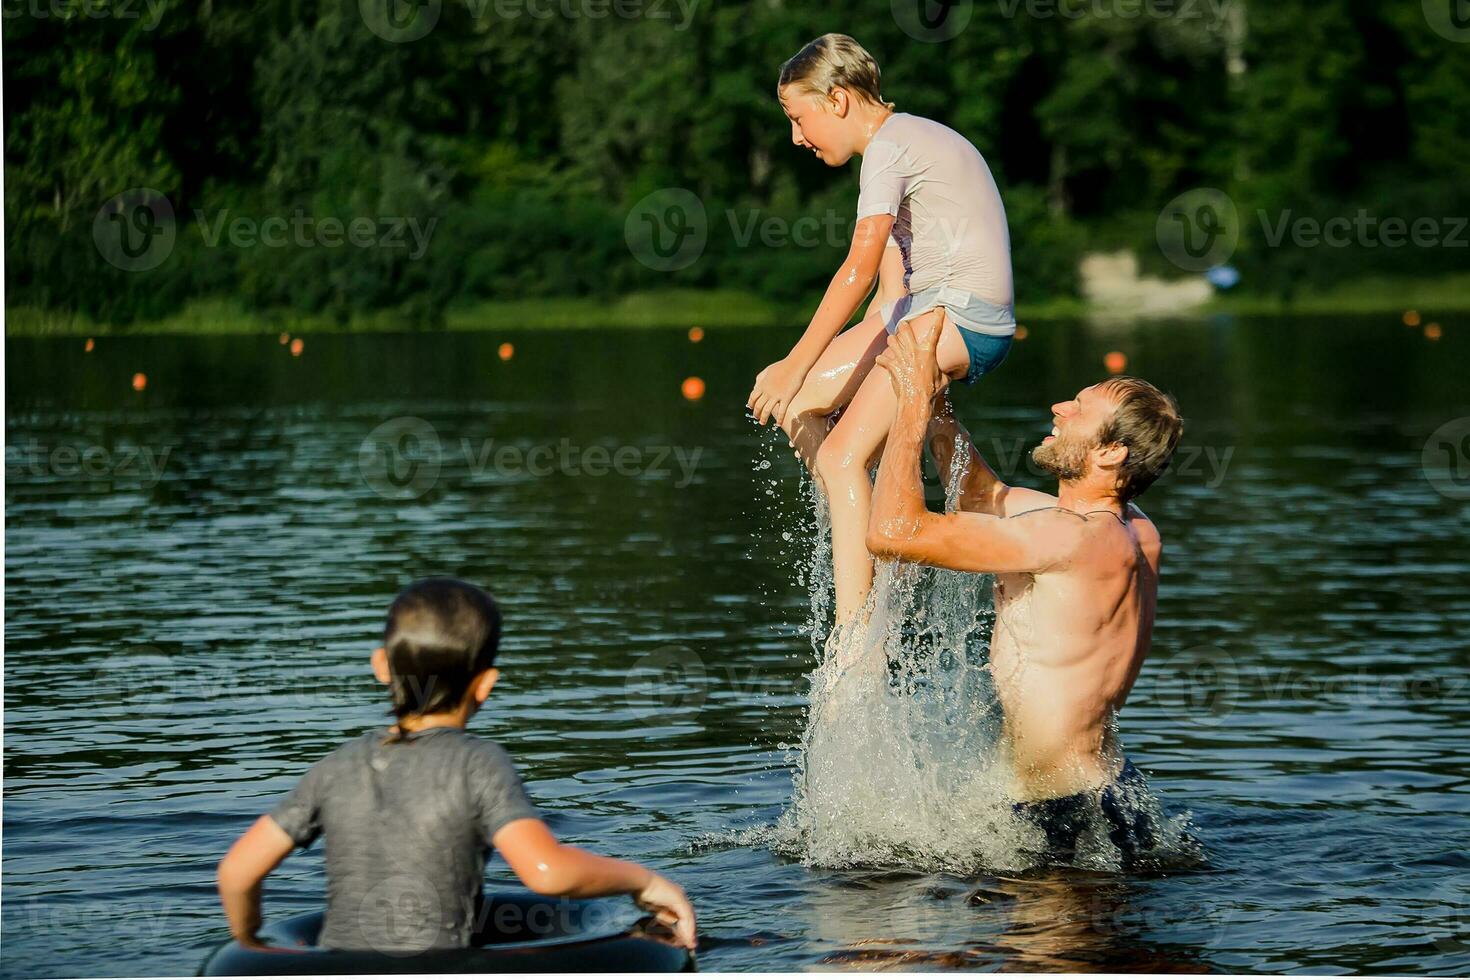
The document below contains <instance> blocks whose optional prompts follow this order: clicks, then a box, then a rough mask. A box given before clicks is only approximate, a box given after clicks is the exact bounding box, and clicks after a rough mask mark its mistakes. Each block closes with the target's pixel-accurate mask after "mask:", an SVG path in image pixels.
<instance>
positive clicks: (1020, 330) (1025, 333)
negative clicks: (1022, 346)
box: [1016, 327, 1031, 340]
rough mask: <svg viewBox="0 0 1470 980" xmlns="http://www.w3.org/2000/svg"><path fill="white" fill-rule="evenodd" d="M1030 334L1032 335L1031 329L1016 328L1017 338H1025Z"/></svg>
mask: <svg viewBox="0 0 1470 980" xmlns="http://www.w3.org/2000/svg"><path fill="white" fill-rule="evenodd" d="M1029 336H1031V331H1029V330H1027V329H1026V328H1025V327H1017V328H1016V339H1017V340H1025V339H1026V338H1027V337H1029Z"/></svg>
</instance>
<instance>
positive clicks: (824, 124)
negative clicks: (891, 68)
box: [779, 85, 856, 167]
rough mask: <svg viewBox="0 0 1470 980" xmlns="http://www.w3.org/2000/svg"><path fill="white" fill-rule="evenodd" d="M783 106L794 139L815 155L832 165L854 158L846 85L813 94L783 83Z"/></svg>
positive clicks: (792, 139) (794, 141)
mask: <svg viewBox="0 0 1470 980" xmlns="http://www.w3.org/2000/svg"><path fill="white" fill-rule="evenodd" d="M779 95H780V99H781V109H782V110H783V111H784V112H785V113H786V118H787V119H790V120H791V142H793V143H795V144H796V145H797V146H801V147H805V148H806V149H808V150H811V151H812V152H813V153H815V154H816V156H817V159H818V160H821V161H822V162H823V163H825V164H826V165H827V166H829V167H840V166H842V165H843V164H844V163H846V162H847V161H848V160H851V159H852V155H853V153H854V152H855V149H856V148H855V145H854V142H853V134H852V133H851V129H852V120H853V116H852V113H850V112H849V111H848V110H849V109H850V108H851V106H852V101H851V99H850V98H849V96H848V93H847V90H846V89H844V88H835V89H833V90H832V93H831V95H830V96H827V97H823V96H820V95H813V94H811V93H810V92H808V91H806V90H805V89H803V88H801V87H800V86H798V85H787V86H784V87H783V88H782V89H781V91H780V93H779Z"/></svg>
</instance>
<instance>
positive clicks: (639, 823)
mask: <svg viewBox="0 0 1470 980" xmlns="http://www.w3.org/2000/svg"><path fill="white" fill-rule="evenodd" d="M506 340H509V341H511V342H513V343H514V344H515V352H514V357H513V358H511V359H510V360H501V359H500V357H498V356H497V346H498V345H499V344H500V343H501V342H502V341H506ZM791 340H792V336H791V335H790V334H789V333H788V332H774V331H744V332H742V331H720V330H711V331H709V335H708V336H707V338H706V339H705V340H704V342H703V343H700V344H691V343H689V342H688V341H687V339H686V338H685V336H684V335H683V333H680V332H615V331H606V332H568V333H557V332H545V333H542V332H537V333H525V334H510V335H506V336H503V337H502V336H492V335H488V334H434V335H423V336H409V335H393V336H345V337H327V336H323V337H308V338H306V345H305V349H304V351H303V353H302V355H301V356H300V357H292V356H291V355H290V354H289V353H288V351H287V349H286V348H284V347H282V346H281V345H280V344H278V343H277V341H276V338H273V337H260V338H257V337H215V338H184V337H154V338H133V339H127V338H99V339H98V341H97V345H96V349H95V350H94V351H92V352H91V353H86V352H84V351H83V347H82V341H81V340H79V339H68V340H46V341H30V340H26V341H20V340H9V341H7V345H6V347H7V354H8V357H7V368H6V376H7V384H8V392H7V399H6V408H7V436H8V448H7V455H6V477H7V479H6V492H5V504H6V518H7V525H6V532H5V546H6V547H5V553H6V563H5V571H6V581H5V600H6V604H5V613H6V616H5V653H6V658H5V683H6V693H7V697H6V707H7V708H8V711H7V713H6V718H5V721H6V724H5V746H4V747H5V756H4V775H5V783H4V864H3V887H4V905H3V926H4V937H5V950H4V960H3V973H4V975H5V976H7V977H43V976H44V977H49V976H119V975H122V976H146V975H157V974H188V973H192V972H193V971H194V970H195V969H196V968H197V966H198V964H199V962H200V961H201V959H202V958H203V956H204V954H205V953H206V951H207V950H208V949H209V948H210V947H211V946H212V945H214V944H216V943H218V942H220V941H221V940H222V939H223V938H224V935H225V927H224V919H223V917H222V915H221V914H220V912H219V909H218V905H217V900H216V898H215V895H214V882H213V874H214V866H215V863H216V862H217V861H218V859H219V857H220V856H221V854H222V853H223V851H224V850H225V848H226V847H227V846H228V845H229V843H230V842H231V841H232V840H233V838H234V837H235V835H237V834H238V833H239V832H240V831H242V830H243V829H244V828H245V827H246V826H247V825H248V824H249V823H250V821H251V820H252V819H254V817H256V816H257V815H258V814H260V813H261V812H263V811H264V810H266V809H268V808H269V807H270V806H271V805H272V804H273V802H274V800H275V799H276V798H278V797H279V796H280V794H282V793H284V792H285V791H286V790H287V789H288V788H289V787H290V786H291V785H292V784H293V781H294V780H295V779H296V778H297V777H298V776H299V775H300V774H301V773H302V772H303V771H304V770H305V769H306V767H307V766H308V765H309V764H310V763H311V762H313V761H315V760H316V759H317V758H319V757H320V756H322V755H323V754H324V753H326V752H327V751H328V750H329V749H330V748H332V747H333V746H335V745H336V744H337V743H339V742H340V741H342V740H344V739H345V738H346V737H348V736H350V735H351V734H354V733H356V732H357V731H360V730H361V729H363V728H364V727H366V726H370V725H373V724H377V723H379V722H380V721H381V713H382V710H383V707H384V704H385V701H384V698H383V696H382V694H381V693H380V689H378V688H377V687H376V685H375V684H374V683H373V681H372V679H371V676H370V675H369V673H368V667H367V656H368V654H369V652H370V651H371V649H372V647H373V646H374V645H375V642H376V639H377V637H378V635H379V632H380V630H381V625H382V617H383V614H384V612H385V611H386V608H387V604H388V602H389V600H390V599H391V598H392V596H393V595H394V593H395V592H396V591H397V590H398V589H399V588H400V587H401V586H403V585H404V584H406V583H407V582H409V581H410V580H412V579H414V578H418V577H421V576H425V575H430V574H454V575H459V576H462V577H465V578H468V579H471V580H473V581H476V582H481V583H484V584H486V585H488V586H489V587H490V588H491V589H492V590H493V591H494V592H495V593H496V594H497V596H498V597H499V598H500V600H501V601H502V603H503V605H504V607H505V610H506V624H507V626H506V629H507V637H506V640H505V643H504V645H503V647H502V657H501V666H502V669H503V678H502V682H501V684H500V686H498V687H497V688H496V691H495V693H494V695H493V696H492V699H491V701H490V702H489V703H488V705H487V708H486V710H485V711H484V712H482V713H481V715H480V716H479V717H478V718H477V719H476V720H475V721H474V722H473V723H472V730H473V731H476V732H478V733H481V734H484V735H487V736H490V737H493V738H495V739H498V740H499V741H500V742H501V743H502V744H504V745H505V746H506V747H507V749H509V750H510V751H511V753H512V754H513V756H514V757H515V758H516V759H517V761H518V764H519V766H520V768H521V771H522V773H523V775H524V776H525V778H526V781H527V785H528V787H529V789H530V791H531V793H532V794H533V796H534V797H535V798H536V800H537V801H538V803H539V804H540V805H541V806H542V807H543V808H544V810H545V812H546V814H547V816H548V819H549V821H550V823H551V824H552V826H553V828H554V829H555V830H556V832H557V833H558V834H559V835H560V836H561V837H562V838H563V839H564V840H567V841H570V842H573V843H577V844H581V845H585V846H589V847H593V848H596V849H599V850H603V851H605V852H608V853H612V854H616V855H619V856H624V857H628V858H632V859H635V860H639V861H644V862H647V863H649V864H651V865H653V866H655V867H657V868H660V869H662V870H665V871H666V872H668V873H669V874H670V875H671V876H673V877H675V878H676V879H678V880H679V881H681V882H682V883H683V884H684V885H685V886H686V887H687V888H688V890H689V892H690V894H691V896H692V897H693V898H694V900H695V902H696V905H697V907H698V910H699V913H700V916H701V918H700V932H701V939H702V949H701V966H702V967H703V968H705V969H711V970H762V969H764V970H786V969H804V968H812V967H817V968H833V967H836V968H843V967H847V968H857V969H865V968H873V967H879V966H884V965H894V964H896V965H909V966H922V965H926V964H933V965H943V966H957V967H962V968H972V969H978V970H996V969H1014V970H1083V971H1087V970H1113V971H1132V970H1147V971H1158V972H1168V971H1183V972H1211V971H1230V972H1249V971H1262V972H1293V973H1352V972H1370V973H1379V974H1436V975H1453V974H1464V973H1466V972H1467V971H1470V860H1467V857H1466V841H1467V831H1470V821H1467V814H1470V792H1467V788H1470V778H1467V777H1470V765H1467V762H1470V751H1467V744H1466V739H1467V732H1470V689H1467V681H1466V678H1467V666H1470V640H1467V637H1470V604H1467V602H1466V592H1467V588H1466V585H1467V581H1470V556H1467V545H1470V533H1467V518H1470V418H1467V417H1470V386H1467V385H1466V383H1465V379H1466V377H1467V376H1470V372H1467V368H1470V333H1466V332H1464V331H1463V330H1457V329H1456V327H1455V324H1453V323H1451V324H1447V327H1446V335H1445V337H1444V339H1443V340H1441V341H1439V342H1438V343H1437V344H1436V343H1431V342H1428V341H1426V340H1425V339H1424V337H1423V336H1422V335H1421V334H1420V333H1419V332H1418V331H1415V330H1409V329H1406V328H1404V327H1402V326H1400V325H1398V324H1397V323H1396V322H1395V321H1393V320H1392V319H1391V318H1383V319H1376V320H1373V319H1343V318H1332V319H1320V320H1289V321H1287V320H1265V319H1258V320H1226V319H1222V320H1217V321H1208V322H1205V321H1201V322H1161V323H1152V324H1149V325H1146V326H1142V327H1130V328H1127V329H1124V328H1117V329H1112V330H1109V329H1105V328H1097V327H1086V326H1084V325H1081V324H1073V323H1055V324H1040V325H1033V326H1032V327H1031V331H1030V338H1029V339H1028V340H1027V341H1025V342H1024V343H1020V344H1018V345H1017V348H1016V349H1015V350H1014V351H1013V353H1012V355H1011V357H1010V359H1009V360H1008V361H1007V363H1006V364H1005V366H1004V367H1003V368H1001V369H1000V371H999V372H998V373H997V374H995V375H994V376H993V377H991V378H988V379H987V380H986V381H985V382H984V383H982V384H981V385H980V386H978V387H976V388H974V389H962V390H960V391H959V392H958V394H957V397H956V404H957V407H958V409H959V412H960V415H961V417H962V418H963V419H964V420H965V421H966V422H967V423H968V425H969V427H970V428H971V430H972V431H973V432H974V433H975V435H976V441H977V443H978V444H979V445H980V448H981V451H982V452H985V453H986V454H987V455H988V456H989V457H990V458H991V459H992V461H993V462H995V464H996V465H997V468H998V469H1001V470H1002V473H1003V475H1008V476H1009V477H1010V478H1013V479H1014V480H1016V481H1018V482H1022V483H1030V484H1032V485H1040V483H1041V481H1040V480H1039V478H1037V477H1036V476H1034V475H1033V474H1031V473H1029V472H1028V471H1027V468H1026V465H1025V462H1024V460H1025V458H1024V456H1022V451H1023V450H1029V449H1030V447H1031V446H1033V445H1034V444H1035V443H1036V441H1038V440H1039V438H1040V437H1041V435H1042V434H1043V433H1044V432H1045V431H1047V430H1048V429H1049V427H1050V417H1049V413H1048V412H1047V406H1049V405H1050V404H1051V403H1052V402H1054V401H1056V400H1058V399H1061V398H1064V397H1069V396H1070V395H1071V394H1072V393H1073V392H1075V391H1076V390H1077V389H1078V388H1079V387H1082V386H1083V385H1086V384H1088V383H1091V382H1093V381H1095V380H1097V379H1098V377H1099V375H1100V374H1101V363H1102V357H1103V354H1104V353H1105V352H1107V351H1109V350H1112V349H1118V350H1121V351H1124V352H1126V353H1127V354H1128V357H1129V359H1130V364H1129V369H1130V371H1131V372H1132V373H1137V374H1139V375H1141V376H1143V377H1146V378H1149V379H1151V380H1153V381H1155V382H1157V383H1159V384H1160V385H1161V386H1164V387H1166V388H1168V389H1170V390H1172V391H1173V392H1174V393H1175V394H1176V395H1177V396H1178V398H1179V401H1180V403H1181V406H1182V409H1183V412H1184V415H1185V417H1186V419H1187V430H1186V434H1185V438H1184V448H1183V449H1182V450H1181V454H1180V455H1179V456H1178V457H1176V464H1177V465H1176V471H1175V472H1173V473H1171V474H1169V475H1168V476H1166V477H1165V479H1164V480H1163V481H1161V482H1160V483H1159V484H1158V485H1156V486H1155V487H1154V488H1153V489H1152V490H1151V491H1150V492H1149V493H1148V494H1147V496H1146V497H1145V498H1144V499H1143V500H1142V501H1141V503H1142V504H1143V506H1144V507H1145V509H1146V510H1148V512H1149V514H1150V516H1151V517H1153V519H1154V520H1155V522H1156V523H1157V524H1158V526H1159V528H1160V530H1161V532H1162V534H1163V536H1164V540H1165V559H1164V566H1163V572H1162V584H1161V598H1160V611H1159V619H1158V626H1157V630H1156V635H1155V641H1154V650H1153V654H1152V655H1151V657H1150V660H1149V662H1148V663H1147V664H1146V665H1145V666H1144V668H1143V671H1142V674H1141V677H1140V679H1139V681H1138V684H1137V686H1136V688H1135V690H1134V693H1133V696H1132V699H1131V700H1130V702H1129V705H1128V707H1127V709H1126V711H1125V712H1124V714H1123V717H1122V719H1121V732H1122V737H1123V740H1124V744H1125V745H1126V747H1127V749H1128V751H1129V753H1130V755H1131V756H1132V758H1133V759H1134V760H1135V761H1136V762H1137V764H1138V765H1139V766H1140V767H1141V768H1142V769H1143V770H1144V771H1145V772H1146V773H1148V774H1149V776H1150V779H1151V782H1152V785H1153V787H1154V790H1155V791H1156V792H1157V793H1158V794H1159V796H1160V797H1161V798H1162V799H1163V801H1164V803H1165V806H1166V808H1167V809H1168V810H1170V812H1173V813H1184V812H1186V811H1187V812H1188V813H1189V814H1190V815H1191V820H1192V823H1193V826H1194V828H1195V830H1196V833H1197V834H1198V836H1199V837H1200V839H1201V840H1202V842H1203V844H1204V848H1205V861H1204V863H1203V864H1202V865H1201V866H1199V867H1197V868H1192V869H1181V870H1179V871H1176V872H1171V873H1166V874H1148V875H1145V874H1138V875H1126V874H1108V873H1099V872H1089V871H1080V870H1069V869H1053V870H1045V871H1037V870H1032V871H1029V872H1025V873H1006V874H999V873H995V874H974V875H954V874H947V873H939V872H933V871H926V870H923V869H914V868H904V867H873V868H856V869H852V868H849V869H844V870H833V869H824V868H818V867H808V866H806V865H805V864H803V863H802V862H801V861H799V860H795V859H793V858H791V857H788V856H783V855H781V854H778V853H776V852H774V851H773V850H772V849H770V848H768V847H765V846H762V845H761V844H759V843H758V841H759V839H760V834H759V829H760V828H766V827H770V826H771V825H772V824H773V823H775V822H776V821H777V820H778V818H779V817H780V815H781V814H782V812H783V810H785V808H786V806H787V804H788V803H789V801H790V798H791V785H792V784H791V763H790V759H789V751H788V750H787V748H786V746H789V745H791V744H793V743H795V742H796V741H797V740H798V738H799V737H800V733H801V730H802V725H803V708H804V694H805V690H806V680H805V676H804V675H805V674H806V673H807V672H808V671H810V670H811V669H812V667H813V654H812V648H811V645H810V643H809V641H808V639H807V637H806V636H805V635H804V634H803V632H802V630H803V624H804V622H805V621H806V619H807V616H808V613H809V609H810V604H809V597H808V595H807V588H806V586H805V585H804V584H801V583H800V582H799V581H798V579H799V578H800V577H802V576H803V573H804V571H805V568H806V565H807V560H808V558H809V556H810V554H811V550H812V540H811V535H810V524H811V521H810V519H809V517H808V516H807V514H806V513H805V508H806V503H805V501H804V498H803V497H802V496H801V493H800V492H799V489H798V480H797V470H796V464H795V462H794V461H793V460H792V459H791V458H790V457H789V456H788V455H786V453H785V447H784V441H782V442H781V443H780V444H779V445H778V444H777V440H776V439H775V438H774V437H773V436H771V435H770V434H769V433H764V434H763V433H761V432H759V431H757V430H756V428H755V427H754V426H753V424H751V423H750V422H749V421H747V420H746V419H745V418H744V411H743V403H744V399H745V395H746V393H747V392H748V390H749V387H750V381H751V378H752V377H753V376H754V374H755V372H756V371H757V370H758V369H759V368H760V367H762V366H764V365H765V364H766V363H768V362H769V361H770V360H771V359H773V358H774V357H776V356H778V355H779V354H781V353H784V345H786V344H789V343H790V342H791ZM135 372H145V373H146V375H147V385H146V388H145V389H144V390H143V391H141V392H140V391H134V390H133V388H132V385H131V378H132V376H133V374H134V373H135ZM690 375H697V376H699V377H701V378H702V379H703V380H704V381H705V382H706V383H707V392H706V394H705V395H704V397H703V398H702V399H701V400H699V401H695V402H690V401H687V400H685V399H684V398H683V397H682V396H681V394H680V382H681V381H682V380H683V379H684V378H685V377H686V376H690ZM1456 420H1459V421H1458V422H1457V421H1456ZM1447 425H1448V428H1445V426H1447ZM1435 433H1437V434H1435ZM1432 434H1435V435H1433V436H1432ZM384 446H388V447H396V454H395V453H389V454H387V455H385V454H384V452H383V451H382V449H383V447H384ZM1426 447H1427V451H1426ZM1426 466H1427V468H1426ZM752 828H754V829H756V831H757V833H755V834H753V835H747V836H746V837H745V838H742V837H740V836H739V834H738V832H740V831H745V830H751V829H752ZM739 840H754V841H757V843H753V844H747V845H741V844H739V843H736V842H737V841H739ZM506 874H507V872H506V870H505V867H504V865H503V864H502V863H500V862H499V861H498V859H497V860H496V861H495V862H494V863H492V865H491V868H490V872H489V875H490V877H491V878H492V879H499V880H504V878H505V877H506ZM322 894H323V878H322V872H321V863H320V849H319V848H313V849H312V850H311V851H309V852H307V853H305V854H298V855H295V856H293V857H292V858H290V859H289V860H288V861H287V862H286V864H285V865H283V866H282V868H281V869H280V870H279V871H278V872H277V874H276V875H274V876H273V877H272V878H271V879H270V880H269V882H268V883H267V885H266V889H265V910H266V916H267V918H270V917H273V916H282V915H287V914H292V913H296V912H300V911H304V910H308V909H314V908H317V907H319V906H320V904H321V902H322Z"/></svg>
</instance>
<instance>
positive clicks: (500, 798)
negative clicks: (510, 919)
mask: <svg viewBox="0 0 1470 980" xmlns="http://www.w3.org/2000/svg"><path fill="white" fill-rule="evenodd" d="M386 737H387V729H378V730H376V731H372V732H367V733H364V734H363V735H360V736H358V737H357V738H355V739H353V740H352V741H350V742H347V743H345V744H343V745H341V746H339V747H338V748H337V749H336V750H334V751H333V752H332V753H331V754H330V755H328V756H327V757H326V758H324V759H322V760H321V761H320V762H318V763H317V764H316V765H314V766H312V767H311V769H310V770H308V771H307V773H306V775H305V776H303V777H302V779H301V782H300V783H298V784H297V786H296V788H295V789H293V790H292V791H291V792H290V793H288V794H287V795H286V797H285V799H283V800H282V801H281V802H280V803H279V804H278V805H277V806H276V808H275V809H274V810H272V811H271V814H270V816H271V818H272V819H273V820H275V822H276V823H277V824H279V825H280V826H281V829H283V830H284V831H286V833H287V834H289V835H290V837H291V839H292V840H293V841H295V842H296V844H297V845H298V846H300V847H306V846H308V845H309V844H310V843H311V842H312V841H314V840H316V839H317V837H318V836H320V835H322V834H325V835H326V867H327V914H326V922H325V924H324V926H323V929H322V935H321V938H320V940H318V942H319V944H320V945H322V946H328V947H331V948H334V949H367V950H378V951H380V952H418V951H421V950H425V949H431V948H442V947H463V946H467V945H469V943H470V936H471V935H472V934H473V932H474V931H475V927H476V925H477V923H476V918H477V915H478V914H479V898H480V889H481V886H482V884H483V882H484V876H485V861H486V860H487V859H488V858H489V856H490V850H491V843H490V842H491V840H492V839H493V838H494V836H495V834H496V832H497V831H499V830H500V828H501V827H504V826H505V825H506V824H508V823H510V822H511V821H512V820H520V819H522V818H525V817H532V818H539V816H540V814H538V813H537V812H536V808H535V807H534V806H532V805H531V801H530V800H529V799H528V798H527V797H526V792H525V790H524V789H523V788H522V787H521V779H520V776H519V775H518V774H517V773H516V770H515V766H514V765H513V764H512V763H511V761H510V756H509V755H507V754H506V752H505V750H504V749H502V748H501V747H500V746H499V745H497V744H496V743H494V742H492V741H490V740H488V739H483V738H476V737H475V736H473V735H471V734H469V733H468V732H466V731H464V730H463V729H459V728H429V729H424V730H421V731H418V732H414V733H411V734H410V735H409V736H408V738H407V739H405V740H403V741H399V742H390V743H388V744H386V745H384V744H382V742H383V739H384V738H386Z"/></svg>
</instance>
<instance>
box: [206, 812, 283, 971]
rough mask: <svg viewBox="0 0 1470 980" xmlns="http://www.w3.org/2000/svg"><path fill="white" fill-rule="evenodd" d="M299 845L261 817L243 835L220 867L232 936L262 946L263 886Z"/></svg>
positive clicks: (222, 895)
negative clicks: (260, 939)
mask: <svg viewBox="0 0 1470 980" xmlns="http://www.w3.org/2000/svg"><path fill="white" fill-rule="evenodd" d="M295 846H296V844H295V842H294V841H292V840H291V837H290V835H288V834H287V833H286V832H285V831H284V830H282V829H281V828H280V825H279V824H277V823H276V822H275V821H274V820H272V819H271V818H270V817H268V816H266V817H261V818H260V819H259V820H257V821H255V823H254V824H252V825H251V827H250V829H249V830H247V831H245V833H243V834H241V835H240V839H239V840H237V841H235V843H234V846H232V847H231V848H230V849H229V851H228V852H227V853H226V854H225V856H224V858H223V859H222V860H221V861H220V863H219V869H218V871H217V873H216V880H217V881H218V884H219V900H220V904H221V905H223V906H224V909H225V918H226V919H228V920H229V923H230V935H232V936H234V937H235V939H236V940H238V941H239V942H241V943H245V944H247V945H250V944H255V943H258V942H259V940H257V939H256V938H255V933H256V931H257V930H259V929H260V883H261V882H262V881H264V880H265V876H266V875H268V874H270V873H271V871H272V870H274V868H275V867H276V865H278V864H280V863H281V862H282V861H284V860H285V859H286V855H287V854H290V853H291V849H292V848H293V847H295Z"/></svg>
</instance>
